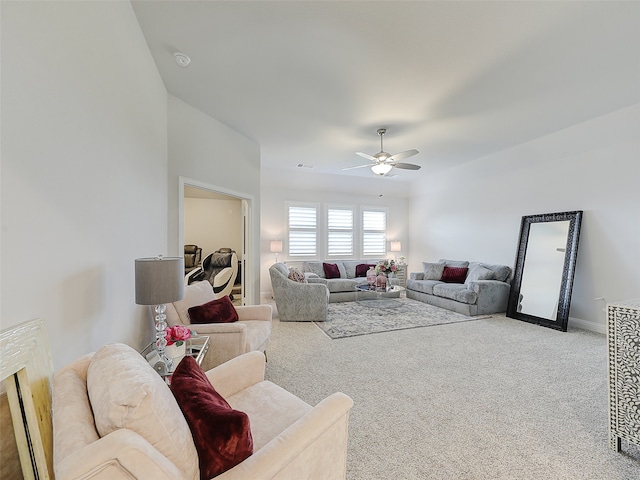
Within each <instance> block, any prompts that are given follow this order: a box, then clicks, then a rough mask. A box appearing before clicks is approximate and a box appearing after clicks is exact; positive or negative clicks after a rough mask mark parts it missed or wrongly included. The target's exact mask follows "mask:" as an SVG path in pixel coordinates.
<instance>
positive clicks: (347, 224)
mask: <svg viewBox="0 0 640 480" xmlns="http://www.w3.org/2000/svg"><path fill="white" fill-rule="evenodd" d="M327 227H328V238H327V245H328V254H329V256H338V255H353V210H351V209H346V208H329V209H328V210H327Z"/></svg>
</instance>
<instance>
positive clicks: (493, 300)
mask: <svg viewBox="0 0 640 480" xmlns="http://www.w3.org/2000/svg"><path fill="white" fill-rule="evenodd" d="M422 266H423V271H422V272H411V273H410V275H409V278H408V279H407V298H412V299H414V300H419V301H421V302H424V303H428V304H429V305H435V306H436V307H441V308H446V309H447V310H452V311H454V312H458V313H462V314H464V315H469V316H475V315H486V314H490V313H499V312H505V311H506V310H507V301H508V299H509V291H510V290H511V283H510V282H511V272H512V271H511V268H510V267H508V266H506V265H492V264H487V263H479V262H468V261H466V260H447V259H441V260H439V261H438V262H437V263H427V262H423V263H422ZM444 267H454V268H467V269H468V271H467V272H466V275H465V276H464V280H463V281H460V282H459V283H447V282H444V281H442V276H443V273H444ZM449 271H450V270H449Z"/></svg>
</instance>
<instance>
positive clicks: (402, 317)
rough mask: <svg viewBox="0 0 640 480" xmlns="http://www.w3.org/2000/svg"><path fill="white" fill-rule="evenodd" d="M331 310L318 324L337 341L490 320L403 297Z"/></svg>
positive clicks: (332, 305)
mask: <svg viewBox="0 0 640 480" xmlns="http://www.w3.org/2000/svg"><path fill="white" fill-rule="evenodd" d="M328 310H329V311H328V315H327V316H328V318H327V321H325V322H315V323H316V325H317V326H318V327H319V328H320V329H321V330H322V331H323V332H324V333H326V334H327V335H328V336H329V337H331V338H334V339H336V338H346V337H354V336H356V335H367V334H370V333H380V332H389V331H392V330H403V329H406V328H418V327H430V326H433V325H443V324H446V323H456V322H468V321H470V320H479V319H481V318H488V317H490V315H484V316H476V317H468V316H466V315H462V314H460V313H456V312H452V311H449V310H444V309H442V308H438V307H434V306H432V305H427V304H426V303H423V302H418V301H417V300H411V299H410V298H404V297H402V298H388V299H381V300H367V301H365V302H341V303H330V304H329V309H328Z"/></svg>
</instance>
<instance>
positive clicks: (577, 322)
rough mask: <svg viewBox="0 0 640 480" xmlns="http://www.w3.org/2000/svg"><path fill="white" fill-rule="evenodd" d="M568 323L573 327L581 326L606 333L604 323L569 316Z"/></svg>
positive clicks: (584, 328)
mask: <svg viewBox="0 0 640 480" xmlns="http://www.w3.org/2000/svg"><path fill="white" fill-rule="evenodd" d="M569 325H570V326H571V327H575V328H581V329H582V330H589V331H591V332H596V333H602V334H603V335H606V333H607V326H606V324H604V323H596V322H591V321H589V320H583V319H581V318H575V317H569Z"/></svg>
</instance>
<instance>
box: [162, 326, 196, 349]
mask: <svg viewBox="0 0 640 480" xmlns="http://www.w3.org/2000/svg"><path fill="white" fill-rule="evenodd" d="M164 338H165V339H166V340H167V345H173V344H174V343H177V344H178V345H182V342H183V341H184V340H187V339H188V338H191V330H189V329H188V328H187V327H185V326H184V325H176V326H175V327H169V328H167V329H165V331H164Z"/></svg>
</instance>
